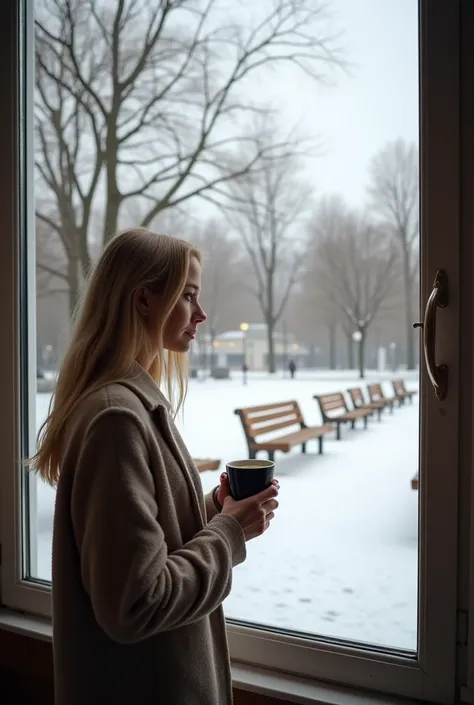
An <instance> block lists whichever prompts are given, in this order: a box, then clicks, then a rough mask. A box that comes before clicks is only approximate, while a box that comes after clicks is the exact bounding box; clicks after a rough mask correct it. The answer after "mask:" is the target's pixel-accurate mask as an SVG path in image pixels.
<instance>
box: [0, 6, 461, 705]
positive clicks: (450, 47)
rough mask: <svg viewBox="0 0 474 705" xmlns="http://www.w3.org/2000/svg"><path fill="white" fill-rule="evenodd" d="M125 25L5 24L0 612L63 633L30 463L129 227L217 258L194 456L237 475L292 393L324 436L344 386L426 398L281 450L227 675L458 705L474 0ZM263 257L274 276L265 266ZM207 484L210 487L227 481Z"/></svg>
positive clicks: (21, 19)
mask: <svg viewBox="0 0 474 705" xmlns="http://www.w3.org/2000/svg"><path fill="white" fill-rule="evenodd" d="M129 5H130V4H127V3H125V5H124V7H125V9H124V10H123V13H124V14H123V17H122V22H123V24H124V26H126V27H127V32H125V31H123V32H122V34H120V36H118V37H115V38H114V37H113V36H112V29H111V28H112V26H113V18H114V13H116V12H117V11H118V8H119V4H118V3H113V2H102V0H96V1H95V2H93V3H85V2H81V1H78V2H74V3H71V2H69V0H56V1H54V2H53V0H36V2H35V3H34V4H33V3H28V2H26V0H23V2H20V3H15V2H12V1H10V2H8V3H7V2H6V3H5V5H4V6H3V9H2V10H1V12H2V13H4V14H5V22H4V26H6V27H10V28H11V33H12V36H13V37H14V38H15V43H16V47H17V54H16V55H14V56H13V67H9V66H8V64H7V63H5V64H4V67H6V68H4V69H3V70H4V74H5V75H2V79H1V80H2V82H3V84H4V85H5V91H4V95H6V96H10V97H11V105H10V106H9V109H10V110H11V118H12V119H11V121H10V122H8V124H7V125H6V126H5V129H4V130H3V131H2V134H1V137H0V139H2V140H3V141H4V142H5V145H4V147H5V153H7V155H8V159H7V162H6V163H8V164H9V169H10V171H11V173H12V175H13V177H12V179H11V183H8V184H7V185H6V189H5V191H4V193H3V194H1V196H0V198H1V208H2V212H4V214H5V216H4V219H3V222H4V223H5V224H6V225H5V232H6V234H7V236H5V237H4V238H3V239H2V240H1V242H0V254H1V260H0V261H2V262H4V263H6V265H4V266H5V272H4V287H5V291H6V293H5V295H4V296H3V297H0V307H1V308H0V326H1V328H0V330H2V339H3V347H2V349H1V351H0V359H1V360H2V371H3V379H4V388H3V395H2V399H1V401H0V404H1V405H2V406H3V407H4V416H5V418H6V423H5V427H4V433H5V442H4V443H3V444H2V448H1V449H0V453H1V456H0V458H1V467H2V497H3V508H2V512H3V515H4V522H3V529H2V543H3V545H4V551H3V553H4V574H3V601H4V602H5V604H7V605H9V606H11V607H13V608H17V609H22V610H25V611H28V612H33V613H37V614H42V615H48V614H50V589H49V581H50V547H51V531H52V514H53V505H54V492H53V491H52V490H50V489H49V488H47V487H45V486H43V484H42V483H41V482H39V481H38V480H37V479H36V478H35V477H34V476H30V475H28V474H26V473H25V472H24V471H22V470H21V468H20V467H19V463H18V461H19V459H20V458H21V457H24V456H25V455H27V454H29V453H31V451H32V449H33V447H34V439H35V436H36V432H37V430H38V428H39V425H40V424H41V422H42V421H43V419H44V418H45V415H46V413H47V408H48V403H49V399H50V396H51V393H52V391H53V390H54V384H55V372H56V370H57V366H58V363H59V361H60V358H61V354H62V351H63V350H64V348H65V345H66V344H67V336H68V328H69V321H70V313H71V311H72V309H73V308H74V306H75V304H76V302H77V299H78V296H79V293H80V290H81V287H82V286H83V284H84V280H85V277H86V274H87V271H88V269H89V267H90V265H91V263H93V262H94V260H95V258H96V257H97V255H98V254H99V253H100V251H101V248H102V246H103V244H104V242H105V241H106V239H107V238H108V237H110V235H112V233H113V232H114V231H115V230H116V229H117V228H118V227H124V226H127V225H133V224H137V223H143V224H145V225H148V226H150V227H153V228H156V229H167V230H169V231H171V232H179V233H180V234H181V235H183V236H185V237H187V238H188V239H190V240H195V241H196V242H197V243H198V244H200V245H202V248H203V250H204V252H205V253H206V251H207V252H210V253H211V254H212V257H210V258H209V261H208V262H207V270H206V272H207V273H205V278H204V282H205V287H206V289H205V291H204V294H203V295H204V297H205V298H206V299H207V301H205V306H206V308H207V310H208V314H209V321H208V325H207V328H206V330H204V331H203V333H202V335H201V336H200V338H199V340H198V341H197V345H196V348H195V350H193V355H192V366H193V369H194V370H195V371H196V374H195V376H192V379H191V382H190V393H189V398H188V407H187V412H186V416H185V423H184V424H183V426H182V433H183V435H184V438H185V440H186V441H187V442H188V445H189V447H190V449H191V451H192V452H193V454H194V455H195V456H196V457H209V456H213V457H217V458H219V459H220V460H221V461H222V462H223V463H225V461H230V460H233V459H236V458H237V457H245V456H246V454H247V453H248V449H247V445H246V441H245V435H244V433H243V429H242V427H241V426H240V422H239V419H238V417H237V416H236V415H234V414H233V411H234V409H236V408H240V407H246V406H250V405H253V404H257V405H260V404H270V403H272V402H277V401H281V400H282V399H284V398H292V399H293V398H296V399H297V400H298V402H299V404H300V406H301V410H302V414H303V417H304V419H305V421H306V422H307V423H308V424H309V425H318V424H320V423H322V422H323V421H324V409H325V406H324V405H325V401H324V399H321V400H320V402H317V401H316V399H315V398H314V396H319V397H322V396H324V395H325V394H328V393H333V392H341V393H342V394H343V397H344V403H347V404H348V406H349V407H351V405H352V403H353V402H352V401H351V397H350V395H349V392H348V390H349V389H353V388H359V387H361V388H362V395H363V396H365V400H364V403H365V404H367V403H368V402H369V398H368V396H367V394H368V390H367V385H370V384H374V383H377V382H381V384H382V391H383V392H384V393H385V396H389V395H390V396H393V395H394V394H395V393H399V390H397V389H396V388H394V387H393V386H392V380H393V379H395V378H402V379H403V380H404V382H405V384H406V388H407V389H408V390H409V391H412V392H414V393H415V396H414V399H413V401H412V402H411V403H410V402H409V401H408V400H406V401H405V403H403V404H402V403H401V401H400V398H397V399H396V400H395V402H394V408H393V410H392V413H391V412H390V409H389V408H388V407H387V408H385V409H383V411H382V412H381V419H380V421H378V419H377V415H378V412H377V410H376V409H375V408H372V409H371V411H372V412H373V413H372V416H371V418H370V419H369V421H368V425H367V429H366V430H365V429H364V428H363V423H362V421H360V422H359V423H358V427H357V428H356V429H354V430H351V429H350V428H347V427H343V428H342V437H341V439H340V440H337V439H336V437H335V434H334V433H332V434H331V435H328V436H327V438H325V439H324V454H323V455H322V456H319V455H318V454H317V452H316V444H314V447H312V446H311V445H310V444H308V448H307V449H306V450H307V452H306V453H305V454H302V453H301V449H300V448H299V447H297V448H295V449H294V450H293V451H292V452H291V453H289V454H288V455H285V456H284V455H277V467H278V475H279V477H280V478H281V480H282V495H281V500H282V501H281V505H282V506H281V509H280V513H279V518H278V521H277V522H275V525H274V528H273V527H272V531H271V532H269V533H268V534H267V535H266V536H264V537H263V538H262V539H260V540H259V541H255V542H253V543H252V544H250V545H249V557H248V560H247V562H246V563H245V564H244V565H243V566H241V567H239V568H238V569H237V570H236V571H235V577H234V588H233V591H232V593H231V595H230V597H229V598H228V600H227V601H226V604H225V609H226V615H227V618H228V623H229V637H230V643H231V649H232V655H233V658H235V660H237V661H240V662H251V663H254V664H260V665H264V666H268V667H270V668H272V669H277V670H282V671H286V672H290V673H291V672H293V673H296V674H301V675H305V676H310V677H313V678H319V679H322V680H325V681H335V682H338V683H342V684H346V685H352V686H360V687H370V688H372V689H374V690H378V691H385V692H389V693H395V694H400V695H405V696H409V697H415V698H416V697H418V698H421V697H423V698H424V699H427V700H429V701H433V702H439V703H446V704H448V703H451V702H453V701H454V696H453V694H454V683H455V680H454V676H455V651H456V632H457V627H456V624H457V620H459V619H460V616H459V614H460V613H459V611H458V610H459V603H458V601H457V580H458V564H457V547H458V534H457V532H458V519H459V517H458V479H459V478H458V475H457V473H456V472H455V471H454V470H453V471H451V472H447V471H446V468H452V469H454V468H457V467H458V458H459V457H461V459H462V463H461V467H462V468H463V471H462V472H463V473H464V475H466V476H467V473H468V472H469V463H468V461H466V458H467V456H466V452H465V451H463V447H464V446H463V443H464V444H465V443H466V442H467V440H466V439H468V438H469V437H470V430H469V429H467V428H466V425H465V424H464V425H463V418H465V416H464V417H463V415H462V414H461V413H460V409H462V408H463V404H466V403H467V402H466V401H465V396H463V395H465V394H466V392H465V389H464V388H463V387H462V385H461V384H460V376H461V375H460V371H459V370H460V369H462V370H464V368H465V371H466V374H467V372H468V371H469V370H470V367H469V361H468V356H465V357H462V356H461V367H460V366H459V359H460V335H459V331H460V330H461V328H462V327H463V326H462V324H463V322H464V320H465V319H466V320H467V316H468V312H467V311H464V309H463V308H462V306H461V305H460V298H461V297H460V293H459V286H460V284H459V282H460V281H464V280H466V281H467V280H468V279H469V276H470V274H471V270H469V271H468V270H467V269H466V267H467V264H464V263H463V266H462V267H461V266H460V255H459V253H460V247H464V245H463V244H462V242H461V245H460V228H461V223H460V218H461V212H460V188H461V187H460V179H459V175H460V158H461V150H460V139H461V133H460V127H459V125H460V124H461V125H463V124H464V123H462V122H460V113H459V110H460V108H459V106H460V90H461V86H460V71H459V55H460V46H461V38H460V36H459V27H460V6H459V4H458V3H450V4H448V3H445V4H443V5H440V6H439V7H436V8H435V9H434V4H433V3H428V2H426V1H425V2H422V3H421V4H420V7H419V8H418V6H417V3H416V2H415V0H405V1H404V2H400V3H389V4H381V3H380V2H378V1H377V0H371V1H370V2H369V1H367V2H366V3H358V2H352V0H351V1H350V2H349V1H348V0H333V3H332V5H331V7H330V8H329V10H328V14H327V15H326V14H325V13H323V12H322V9H321V8H320V7H319V4H318V3H315V2H314V0H311V1H310V0H298V2H297V3H294V2H292V3H287V2H286V0H275V2H274V3H270V2H267V1H266V0H265V2H262V3H259V4H255V3H250V2H247V1H244V0H242V2H240V3H229V2H226V1H225V0H216V1H215V3H211V4H209V5H205V4H204V3H201V2H200V0H196V2H191V3H189V4H187V3H183V4H170V6H169V8H168V9H167V10H166V11H165V10H164V9H163V7H164V6H162V5H161V4H159V3H152V2H149V1H147V0H142V1H141V2H139V3H136V4H135V6H134V7H135V9H134V12H131V10H130V6H129ZM275 5H276V6H278V7H280V10H281V11H280V12H279V13H276V14H274V15H271V7H273V6H275ZM91 7H93V8H94V9H95V12H92V11H91ZM321 7H322V4H321ZM206 8H210V9H209V10H206ZM204 12H208V13H209V14H208V15H206V16H205V17H204V15H202V14H200V13H204ZM17 13H18V14H17ZM134 13H136V14H134ZM162 13H165V16H163V14H162ZM166 13H167V15H166ZM224 13H225V17H226V22H225V23H222V18H223V16H224ZM305 13H309V15H310V16H307V15H305ZM198 17H201V19H203V23H202V25H201V26H199V27H198V24H197V18H198ZM302 18H305V22H304V23H303V24H302V25H301V26H300V25H299V24H298V22H299V21H300V20H301V19H302ZM163 19H164V20H165V21H164V22H163V23H162V24H160V20H163ZM35 22H36V24H35ZM144 26H145V27H147V28H149V30H148V31H147V33H146V34H145V35H144V30H143V27H144ZM160 26H161V27H162V29H161V30H159V29H158V28H159V27H160ZM237 26H240V27H241V28H242V31H243V34H242V33H238V32H237V31H236V28H237ZM257 26H258V27H259V28H260V29H259V30H258V32H259V34H257V35H255V34H252V29H254V28H256V27H257ZM73 28H74V32H72V29H73ZM342 30H344V31H343V32H342V34H341V31H342ZM155 31H156V35H155ZM196 32H199V38H200V41H199V42H194V41H193V37H194V38H196V34H195V33H196ZM279 33H283V34H281V36H280V34H279ZM73 36H74V41H72V39H71V37H73ZM259 38H260V39H262V38H266V44H265V47H266V49H265V52H264V53H262V52H259V51H257V49H256V44H255V42H257V43H258V41H259ZM288 38H289V42H287V41H286V40H287V39H288ZM224 39H225V41H226V44H225V49H224V44H223V40H224ZM280 39H284V40H285V41H283V42H282V43H281V44H279V42H280ZM111 41H118V43H119V47H120V48H119V52H121V54H120V56H121V60H120V62H119V64H118V69H117V70H118V76H115V79H114V75H113V65H112V63H111V62H110V61H109V54H110V42H111ZM146 42H148V43H149V46H147V45H146ZM239 42H240V44H239ZM242 42H244V44H242ZM245 42H247V43H246V44H245ZM252 42H254V44H252ZM33 47H34V48H35V53H36V56H35V54H34V52H33ZM236 47H238V49H236ZM244 50H246V51H247V52H248V56H247V59H246V62H245V67H246V68H245V70H244V68H243V67H244V64H242V63H239V59H238V56H239V54H238V52H239V51H244ZM277 55H278V58H277ZM285 56H286V58H285ZM418 63H419V64H420V77H421V78H420V82H419V85H418V80H417V76H418ZM9 68H11V70H8V69H9ZM12 77H14V78H15V80H13V82H12ZM229 77H231V78H229ZM276 77H278V80H277V81H273V79H274V78H276ZM323 79H324V80H323ZM229 81H230V83H229ZM228 85H230V86H231V89H230V90H229V91H228V92H226V91H227V90H228V89H227V87H226V86H228ZM112 94H113V95H115V98H116V100H117V102H112V100H111V96H112ZM117 104H119V105H120V108H119V110H118V113H115V112H114V110H113V109H112V105H117ZM419 104H420V107H421V110H420V115H418V106H419ZM270 108H271V109H270ZM11 125H16V128H17V129H14V130H13V133H12V129H11ZM293 128H294V129H293ZM418 134H419V135H420V138H418ZM202 145H204V147H203V146H202ZM418 154H419V157H418ZM419 167H421V169H420V168H419ZM419 174H420V176H419ZM313 183H314V187H315V188H314V191H315V192H314V193H313V188H312V187H313ZM9 188H12V189H13V193H12V194H10V193H9V191H8V189H9ZM12 203H15V204H16V205H15V208H12V205H11V204H12ZM418 203H420V207H419V208H418ZM272 222H276V223H277V226H276V227H273V229H272V225H271V223H272ZM269 223H270V225H269ZM419 223H420V224H421V227H419ZM466 227H467V226H466ZM446 233H449V238H447V237H446ZM272 245H273V246H274V251H275V250H276V252H277V254H278V257H279V259H278V262H277V263H278V265H279V266H278V267H277V268H275V269H274V270H272V269H271V266H270V264H269V260H268V259H267V258H266V257H263V258H262V257H261V252H262V251H264V252H265V251H267V252H270V251H272V250H271V246H272ZM268 248H270V249H268ZM462 251H464V250H462ZM259 253H260V255H259ZM259 256H260V259H259ZM226 266H227V270H226V269H225V267H226ZM262 267H263V269H262ZM265 267H266V270H265ZM269 267H270V269H269ZM439 269H443V270H444V271H445V272H446V274H447V278H448V282H449V302H448V305H447V306H446V307H445V308H440V309H439V310H438V311H437V317H438V330H437V340H436V343H437V346H436V351H435V352H436V361H438V362H439V361H441V362H443V363H445V364H446V365H447V366H448V369H449V378H448V395H447V397H446V399H444V400H442V401H441V400H439V399H438V398H437V397H436V396H435V394H434V393H433V390H432V385H431V382H430V380H429V377H428V375H427V373H426V371H425V367H424V365H423V364H421V365H420V361H419V359H418V342H417V337H416V336H417V334H418V333H415V331H413V330H412V323H413V321H414V320H415V319H416V318H418V314H417V313H416V312H417V311H418V309H419V306H420V303H421V305H422V308H423V309H424V305H425V303H426V301H427V300H428V298H429V296H430V294H431V292H432V288H433V279H434V277H435V273H436V272H437V271H438V270H439ZM265 274H266V275H267V278H266V279H265V276H264V275H265ZM270 275H271V276H270ZM206 277H207V279H206ZM461 277H463V278H462V279H461ZM269 282H271V285H269ZM466 286H467V285H466ZM255 287H256V291H255ZM418 290H420V296H419V297H418ZM468 290H469V291H471V290H470V289H468ZM471 293H472V291H471ZM418 298H419V299H420V301H418ZM428 342H429V341H428ZM290 360H292V361H294V363H295V367H296V370H295V371H294V373H290V370H289V363H290ZM242 362H245V363H246V364H247V366H248V368H249V369H248V370H245V371H244V370H242ZM273 366H274V367H275V369H272V368H273ZM229 369H230V376H229V377H227V371H228V370H229ZM435 372H436V370H435ZM293 374H294V377H293ZM467 376H468V378H471V377H472V371H471V372H469V374H468V375H467ZM372 391H373V392H374V394H376V390H372ZM374 399H375V397H373V399H372V403H374ZM319 403H320V406H318V404H319ZM331 404H332V411H328V415H329V416H333V415H334V414H335V413H336V412H335V411H334V409H336V406H335V405H334V403H333V402H332V403H331ZM204 405H206V407H205V411H206V414H204V415H203V414H202V410H203V407H204ZM12 409H14V410H15V411H14V413H13V414H12V413H11V410H12ZM203 416H204V417H205V418H207V417H208V418H209V419H211V418H212V419H219V432H218V433H216V427H215V424H211V423H210V422H209V423H208V424H207V425H206V423H204V424H203V425H202V426H200V427H199V432H198V431H196V429H195V426H194V427H193V424H192V423H191V420H192V419H195V418H202V417H203ZM459 424H461V426H460V425H459ZM459 429H460V430H459ZM463 453H464V455H463ZM464 475H463V474H462V473H461V474H460V479H461V485H460V486H461V487H464V486H465V483H466V477H464ZM202 481H203V486H204V489H210V488H211V487H213V486H214V485H215V484H216V474H215V473H213V472H206V473H203V474H202ZM412 485H413V487H412ZM463 511H467V508H466V506H464V507H463ZM463 516H464V515H463ZM440 517H442V518H443V521H442V522H441V521H440ZM463 613H464V614H466V615H467V610H463ZM471 619H472V615H471ZM471 631H472V630H471Z"/></svg>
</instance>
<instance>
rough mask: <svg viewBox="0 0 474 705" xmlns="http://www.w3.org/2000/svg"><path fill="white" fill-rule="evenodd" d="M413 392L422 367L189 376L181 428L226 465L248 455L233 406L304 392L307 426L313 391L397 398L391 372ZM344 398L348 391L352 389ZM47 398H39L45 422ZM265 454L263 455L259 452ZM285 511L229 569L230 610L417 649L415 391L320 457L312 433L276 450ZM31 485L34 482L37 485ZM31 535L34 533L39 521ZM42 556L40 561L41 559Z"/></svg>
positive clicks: (203, 454)
mask: <svg viewBox="0 0 474 705" xmlns="http://www.w3.org/2000/svg"><path fill="white" fill-rule="evenodd" d="M394 376H396V377H402V376H403V378H404V379H405V382H406V386H407V389H410V390H417V388H418V375H417V374H416V373H413V372H411V373H406V374H400V373H397V374H396V375H393V373H389V372H386V373H384V374H382V375H381V374H380V373H378V372H370V371H369V372H367V375H366V379H365V380H358V379H357V373H356V372H355V371H341V370H335V371H331V372H330V371H327V370H321V371H318V370H311V371H306V370H301V371H299V372H298V374H297V376H296V378H295V379H290V378H288V377H285V376H283V375H282V373H279V374H277V375H273V376H271V377H270V376H269V375H266V374H264V373H261V374H257V373H255V374H252V373H250V374H249V376H248V383H247V384H246V385H244V384H243V379H242V375H241V374H240V373H239V372H234V373H233V375H232V377H231V379H228V380H212V379H192V380H191V381H190V385H189V391H188V398H187V401H186V407H185V412H184V418H182V419H181V418H178V420H177V423H178V427H179V429H180V431H181V433H182V435H183V437H184V440H185V441H186V443H187V445H188V447H189V449H190V451H191V453H192V454H193V456H194V457H200V458H209V457H212V458H219V459H220V460H221V469H223V468H224V466H225V463H226V462H228V461H232V460H238V459H243V458H247V457H248V449H247V444H246V440H245V436H244V432H243V429H242V425H241V422H240V419H239V418H238V417H237V416H236V415H235V414H234V413H233V412H234V409H236V408H239V407H247V406H252V405H262V404H268V403H271V402H280V401H285V400H293V399H295V400H297V401H298V402H299V404H300V407H301V410H302V412H303V416H304V419H305V422H306V423H307V424H308V425H319V424H321V423H322V420H321V415H320V411H319V408H318V405H317V402H316V401H315V400H314V399H313V395H315V394H324V393H330V392H339V391H342V392H346V390H347V389H348V388H350V387H356V386H362V387H363V389H365V385H366V384H368V383H371V382H379V381H380V382H382V385H383V388H384V391H385V392H386V394H387V396H389V395H390V396H391V395H392V394H393V391H392V388H391V384H390V380H391V379H392V377H394ZM346 396H348V395H347V394H346ZM49 399H50V395H49V394H38V395H37V419H36V425H37V427H39V425H40V423H41V422H42V420H43V419H44V417H45V415H46V413H47V407H48V403H49ZM259 457H262V458H263V457H266V455H265V454H263V453H262V454H261V455H260V456H259ZM275 461H276V477H278V479H279V480H280V485H281V489H280V496H279V501H280V507H279V509H278V512H277V516H276V518H275V520H274V522H273V523H272V525H271V527H270V530H269V531H268V532H267V533H266V534H264V535H263V536H262V537H260V538H259V539H255V540H253V541H251V542H250V543H249V544H248V546H247V547H248V557H247V560H246V562H245V563H244V564H243V565H241V566H239V567H238V568H237V569H236V570H235V571H234V580H233V588H232V592H231V594H230V596H229V597H228V598H227V600H226V602H225V605H224V607H225V611H226V615H227V616H228V617H231V618H233V619H239V620H244V621H246V622H250V623H254V624H258V625H260V624H264V625H271V626H272V627H277V628H281V629H286V630H291V631H299V632H305V633H311V634H319V635H323V636H326V637H331V638H334V639H343V640H346V639H347V640H352V641H357V642H365V643H370V644H377V645H380V646H384V647H389V648H395V649H403V650H410V651H414V650H415V649H416V635H417V590H418V575H417V572H418V566H417V562H418V493H417V492H416V491H414V490H412V488H411V479H412V477H413V476H414V475H415V474H416V472H417V469H418V397H417V396H415V399H414V402H413V404H408V403H406V404H405V405H403V406H402V407H401V408H399V407H398V406H396V408H395V409H394V411H393V414H391V413H390V412H389V411H388V410H386V411H384V413H383V414H382V418H381V421H380V422H379V421H378V420H377V417H376V415H374V416H373V417H372V418H371V419H370V421H369V424H368V428H367V430H364V428H363V424H362V423H361V422H359V423H358V424H357V426H356V429H355V430H351V429H350V426H344V427H343V429H342V439H341V440H340V441H338V440H336V434H335V433H331V434H329V435H328V436H326V437H325V439H324V454H323V455H319V454H318V443H317V441H316V440H315V441H311V442H310V443H308V447H307V453H306V454H305V455H303V454H302V453H301V448H300V447H298V446H297V447H295V448H294V449H293V450H292V451H291V452H290V453H288V454H283V453H277V454H276V457H275ZM201 479H202V484H203V489H204V490H205V491H208V490H210V489H212V488H213V487H214V486H215V485H216V484H218V479H219V471H217V472H216V471H214V472H210V471H208V472H203V473H202V474H201ZM34 482H36V481H34ZM36 496H37V500H36V501H37V512H36V521H34V520H33V526H35V525H36V534H35V536H33V537H32V538H33V539H34V541H33V542H32V545H33V546H35V545H36V556H34V557H33V561H32V565H33V566H35V574H36V575H37V577H39V578H41V579H45V580H49V579H50V576H51V569H50V565H51V556H50V553H51V530H52V515H53V507H54V492H53V491H52V490H51V489H50V488H48V487H46V486H44V485H43V484H40V483H38V485H37V494H36ZM33 531H34V529H33ZM35 559H36V560H35Z"/></svg>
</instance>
